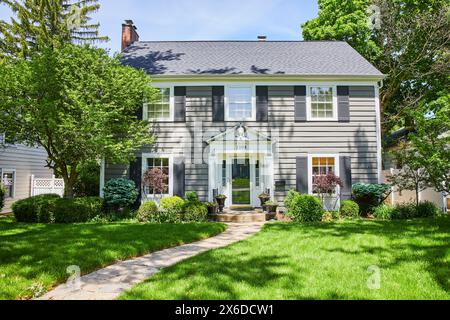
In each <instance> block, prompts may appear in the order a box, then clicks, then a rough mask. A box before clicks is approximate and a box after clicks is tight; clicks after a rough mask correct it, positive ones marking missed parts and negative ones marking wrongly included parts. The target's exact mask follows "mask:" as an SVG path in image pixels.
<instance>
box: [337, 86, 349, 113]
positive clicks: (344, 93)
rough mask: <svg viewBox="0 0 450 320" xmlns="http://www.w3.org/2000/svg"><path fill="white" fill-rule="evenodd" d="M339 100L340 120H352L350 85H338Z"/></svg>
mask: <svg viewBox="0 0 450 320" xmlns="http://www.w3.org/2000/svg"><path fill="white" fill-rule="evenodd" d="M337 100H338V120H339V122H350V100H349V87H348V86H338V87H337Z"/></svg>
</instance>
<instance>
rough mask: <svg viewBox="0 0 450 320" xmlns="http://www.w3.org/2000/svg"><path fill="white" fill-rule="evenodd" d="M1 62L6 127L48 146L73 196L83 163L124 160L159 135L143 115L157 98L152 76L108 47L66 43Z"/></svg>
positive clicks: (16, 136) (14, 136) (1, 121)
mask: <svg viewBox="0 0 450 320" xmlns="http://www.w3.org/2000/svg"><path fill="white" fill-rule="evenodd" d="M0 68H1V71H0V132H5V133H6V136H7V137H8V139H9V140H11V141H13V142H20V143H24V144H27V145H30V146H41V147H43V148H45V150H46V151H47V153H48V167H49V168H51V169H53V170H54V172H55V174H56V175H58V176H61V177H62V178H63V179H64V181H65V186H66V190H65V195H66V196H67V197H72V196H73V191H74V189H73V187H74V184H75V183H76V182H77V176H78V172H77V170H76V169H77V166H78V165H79V164H80V163H83V162H85V161H89V160H98V159H101V158H103V157H104V158H106V159H107V160H110V161H112V162H125V161H128V160H130V159H133V158H134V154H135V152H136V151H137V150H138V149H139V148H140V147H141V146H142V145H145V144H151V143H152V142H153V138H152V136H151V135H150V133H149V125H148V123H147V122H144V121H141V120H139V119H138V117H137V114H138V110H139V109H140V108H141V107H142V102H143V101H144V99H150V100H151V99H153V96H154V89H152V88H151V87H150V78H149V77H148V76H147V75H146V74H145V73H144V72H143V71H140V70H136V69H134V68H131V67H127V66H123V65H122V64H121V62H120V60H119V58H118V57H114V58H111V57H109V56H108V54H107V52H106V51H105V50H102V49H95V48H92V47H90V46H88V45H86V46H77V45H64V46H62V47H60V48H58V49H55V48H47V49H44V50H43V51H42V52H40V53H37V52H36V53H34V54H32V55H31V57H30V59H14V60H10V61H5V62H4V63H2V64H0Z"/></svg>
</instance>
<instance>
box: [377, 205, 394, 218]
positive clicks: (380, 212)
mask: <svg viewBox="0 0 450 320" xmlns="http://www.w3.org/2000/svg"><path fill="white" fill-rule="evenodd" d="M392 211H394V208H393V207H391V206H388V205H386V204H382V205H381V206H378V207H376V208H375V210H374V212H373V215H374V216H375V218H377V219H380V220H391V219H392Z"/></svg>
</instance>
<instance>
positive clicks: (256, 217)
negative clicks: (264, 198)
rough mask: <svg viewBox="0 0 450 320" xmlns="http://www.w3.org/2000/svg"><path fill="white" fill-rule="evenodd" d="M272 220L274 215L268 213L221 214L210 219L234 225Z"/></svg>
mask: <svg viewBox="0 0 450 320" xmlns="http://www.w3.org/2000/svg"><path fill="white" fill-rule="evenodd" d="M274 218H275V214H268V213H223V214H214V215H212V216H211V219H212V220H214V221H217V222H235V223H249V222H266V221H269V220H271V219H274Z"/></svg>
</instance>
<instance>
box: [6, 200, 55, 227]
mask: <svg viewBox="0 0 450 320" xmlns="http://www.w3.org/2000/svg"><path fill="white" fill-rule="evenodd" d="M59 198H60V197H59V196H58V195H56V194H44V195H39V196H34V197H30V198H27V199H23V200H19V201H16V202H14V203H13V205H12V210H13V214H14V217H15V218H16V221H17V222H26V223H37V222H42V223H49V222H52V216H51V212H52V211H53V208H54V207H53V206H54V204H55V201H56V200H58V199H59Z"/></svg>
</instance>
